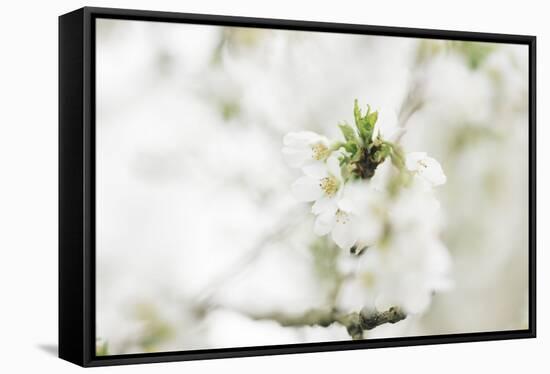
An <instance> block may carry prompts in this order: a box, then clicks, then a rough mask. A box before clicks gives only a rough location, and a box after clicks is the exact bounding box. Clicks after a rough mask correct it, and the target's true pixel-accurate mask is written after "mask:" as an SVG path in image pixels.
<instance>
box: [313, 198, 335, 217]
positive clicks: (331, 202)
mask: <svg viewBox="0 0 550 374" xmlns="http://www.w3.org/2000/svg"><path fill="white" fill-rule="evenodd" d="M336 209H338V207H337V202H336V199H335V198H334V197H328V196H322V197H320V198H319V199H317V200H316V201H315V204H313V206H312V207H311V213H313V214H321V213H323V212H327V211H328V212H331V213H332V214H334V213H336Z"/></svg>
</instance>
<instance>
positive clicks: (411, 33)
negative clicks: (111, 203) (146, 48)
mask: <svg viewBox="0 0 550 374" xmlns="http://www.w3.org/2000/svg"><path fill="white" fill-rule="evenodd" d="M97 18H112V19H125V20H142V21H161V22H174V23H192V24H207V25H221V26H242V27H256V28H272V29H287V30H305V31H326V32H335V33H349V34H368V35H384V36H398V37H416V38H432V39H458V40H463V41H483V42H493V43H513V44H523V45H527V46H528V47H529V328H528V329H526V330H516V331H496V332H480V333H464V334H452V335H435V336H421V337H403V338H384V339H369V340H360V341H345V342H342V341H340V342H326V343H307V344H289V345H274V346H258V347H244V348H226V349H203V350H193V351H177V352H160V353H140V354H127V355H111V356H99V357H98V356H96V354H95V336H96V335H95V253H94V252H95V249H94V248H95V128H94V127H95V125H94V123H95V86H94V85H95V20H96V19H97ZM535 138H536V37H535V36H526V35H505V34H492V33H477V32H463V31H446V30H429V29H415V28H403V27H385V26H365V25H354V24H341V23H340V24H338V23H324V22H310V21H294V20H278V19H260V18H248V17H232V16H217V15H203V14H186V13H173V12H158V11H146V10H128V9H109V8H94V7H84V8H81V9H78V10H75V11H73V12H71V13H67V14H65V15H62V16H60V17H59V357H60V358H62V359H65V360H67V361H70V362H72V363H75V364H77V365H81V366H104V365H119V364H137V363H150V362H166V361H180V360H198V359H213V358H226V357H242V356H260V355H274V354H289V353H303V352H326V351H336V350H351V349H364V348H381V347H398V346H413V345H425V344H445V343H458V342H476V341H486V340H502V339H519V338H534V337H536V139H535Z"/></svg>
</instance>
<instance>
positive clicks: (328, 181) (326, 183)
mask: <svg viewBox="0 0 550 374" xmlns="http://www.w3.org/2000/svg"><path fill="white" fill-rule="evenodd" d="M339 185H340V183H339V182H338V179H336V178H335V177H334V176H332V175H330V176H328V177H325V178H322V179H321V181H320V183H319V186H320V187H321V189H322V190H323V191H324V192H325V194H326V195H327V196H329V197H330V196H334V194H335V193H336V191H338V187H339Z"/></svg>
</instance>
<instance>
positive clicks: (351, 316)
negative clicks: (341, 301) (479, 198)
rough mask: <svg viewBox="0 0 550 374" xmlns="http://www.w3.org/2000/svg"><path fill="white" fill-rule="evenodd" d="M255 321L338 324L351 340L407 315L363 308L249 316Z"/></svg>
mask: <svg viewBox="0 0 550 374" xmlns="http://www.w3.org/2000/svg"><path fill="white" fill-rule="evenodd" d="M249 317H251V318H252V319H255V320H271V321H276V322H278V323H279V324H280V325H281V326H285V327H303V326H322V327H327V326H330V325H332V324H333V323H338V324H340V325H342V326H344V327H345V328H346V330H347V331H348V334H349V335H350V336H351V337H352V339H354V340H357V339H363V332H364V331H365V330H372V329H374V328H375V327H377V326H380V325H383V324H385V323H396V322H399V321H401V320H404V319H405V318H407V315H406V314H405V313H404V312H403V311H402V310H401V309H400V308H398V307H391V308H390V309H388V310H386V311H383V312H379V311H376V310H372V309H366V308H363V309H362V310H361V312H359V313H357V312H351V313H343V312H341V311H338V310H336V309H311V310H308V311H307V312H305V313H304V314H301V315H287V314H284V313H280V312H277V313H270V314H262V315H250V314H249Z"/></svg>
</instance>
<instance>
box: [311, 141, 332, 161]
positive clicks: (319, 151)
mask: <svg viewBox="0 0 550 374" xmlns="http://www.w3.org/2000/svg"><path fill="white" fill-rule="evenodd" d="M311 151H312V152H313V155H312V157H313V159H315V160H317V161H319V160H323V159H325V158H327V156H328V155H329V150H328V147H327V146H326V145H324V144H323V143H316V144H313V145H312V146H311Z"/></svg>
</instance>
